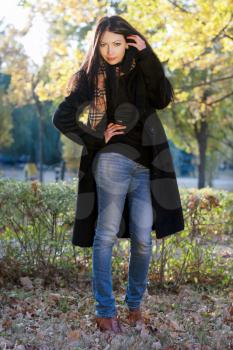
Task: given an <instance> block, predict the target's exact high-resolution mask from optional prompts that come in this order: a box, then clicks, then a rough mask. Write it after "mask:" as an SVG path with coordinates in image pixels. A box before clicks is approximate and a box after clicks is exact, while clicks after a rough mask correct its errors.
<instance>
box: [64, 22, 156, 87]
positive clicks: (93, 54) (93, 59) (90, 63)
mask: <svg viewBox="0 0 233 350" xmlns="http://www.w3.org/2000/svg"><path fill="white" fill-rule="evenodd" d="M106 30H107V31H110V32H113V33H116V34H121V35H123V36H124V37H125V40H126V41H128V42H130V41H131V40H129V39H127V36H128V35H130V34H136V35H139V36H140V37H141V38H142V39H143V40H144V41H145V43H146V46H147V47H148V48H149V50H150V51H151V52H152V53H153V54H154V55H155V53H154V52H153V49H152V47H151V46H150V44H149V43H148V41H147V40H146V38H145V37H144V36H143V35H142V34H141V33H139V32H138V31H137V30H136V29H135V28H134V27H133V26H132V25H131V24H130V23H129V22H127V21H126V20H125V19H124V18H122V17H121V16H118V15H113V16H104V17H101V18H100V19H99V20H98V22H97V24H96V28H95V31H94V36H93V40H92V43H91V45H90V47H89V49H88V51H87V53H86V56H85V58H84V61H83V63H82V64H81V66H80V69H79V71H85V73H86V76H87V79H88V86H89V91H90V92H91V94H92V93H93V91H94V87H95V86H96V82H97V72H98V68H99V66H100V52H99V41H100V38H101V36H102V34H103V33H104V32H105V31H106ZM132 42H134V41H132ZM130 48H132V49H136V48H135V47H132V46H130ZM136 50H137V49H136ZM81 80H82V79H81ZM78 81H79V83H80V82H81V81H80V74H77V73H75V74H73V76H72V77H71V79H70V80H69V83H68V86H67V91H68V92H69V91H72V90H73V89H75V87H76V86H77V82H78Z"/></svg>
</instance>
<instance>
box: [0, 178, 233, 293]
mask: <svg viewBox="0 0 233 350" xmlns="http://www.w3.org/2000/svg"><path fill="white" fill-rule="evenodd" d="M180 193H181V200H182V205H183V209H184V215H185V230H184V231H182V232H179V233H177V234H176V235H172V236H168V237H166V238H165V239H162V240H161V239H160V240H156V239H154V245H153V252H152V262H151V266H150V283H151V284H152V285H153V283H159V284H160V285H165V284H166V283H172V284H173V286H175V287H177V286H178V285H179V284H180V283H181V282H188V281H190V282H194V283H208V284H211V283H216V282H219V283H220V284H225V285H226V284H229V283H232V269H233V268H232V256H231V253H228V255H227V254H225V255H224V252H223V253H219V251H218V250H216V248H217V247H219V246H220V245H222V246H224V245H225V246H226V247H228V246H229V245H230V244H231V243H232V240H233V237H232V227H233V211H232V204H233V194H232V193H230V192H226V191H219V190H213V189H211V188H204V189H201V190H197V189H180ZM76 195H77V187H76V182H75V181H73V182H72V183H71V184H68V183H66V182H62V181H60V182H57V183H50V184H40V183H39V182H37V181H33V182H31V183H28V182H18V181H16V180H0V209H1V211H0V223H1V224H0V240H1V251H0V254H1V255H2V263H3V261H5V262H6V261H8V262H9V263H7V264H6V263H5V264H4V266H5V268H6V269H7V266H8V267H9V266H11V270H12V266H13V264H14V266H15V265H16V263H17V264H18V266H20V271H24V272H25V273H31V274H36V275H37V276H38V273H39V271H41V272H42V274H45V273H47V274H48V271H54V269H55V270H56V269H63V270H68V268H71V269H73V268H74V267H78V268H79V271H80V270H81V271H87V272H90V270H91V248H85V249H84V248H81V247H74V246H72V244H71V230H72V227H73V220H74V215H75V204H76ZM118 248H120V249H118ZM116 249H118V252H117V254H118V255H117V254H115V250H116ZM77 252H79V254H77ZM229 254H230V255H229ZM113 256H114V259H113V264H114V267H115V270H117V272H116V274H117V275H118V277H119V276H121V278H122V279H126V278H127V264H128V256H129V240H118V245H117V246H115V247H114V254H113ZM10 261H11V262H13V264H12V263H10ZM9 268H10V267H9ZM8 272H9V271H8ZM8 272H7V273H8Z"/></svg>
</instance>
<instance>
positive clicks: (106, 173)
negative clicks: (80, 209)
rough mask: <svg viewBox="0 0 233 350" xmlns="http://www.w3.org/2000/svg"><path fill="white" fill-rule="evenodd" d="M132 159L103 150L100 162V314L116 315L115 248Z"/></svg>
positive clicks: (96, 257)
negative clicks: (113, 263) (113, 284)
mask: <svg viewBox="0 0 233 350" xmlns="http://www.w3.org/2000/svg"><path fill="white" fill-rule="evenodd" d="M130 171H131V172H132V162H131V163H130V162H129V161H128V160H127V158H126V157H124V156H121V155H119V154H115V153H114V154H112V153H104V154H101V155H100V157H99V158H98V160H97V163H96V169H95V181H96V186H97V197H98V218H97V224H96V228H95V236H94V242H93V255H92V273H93V275H92V277H93V278H92V288H93V294H94V297H95V300H96V305H95V306H96V312H95V314H96V316H98V317H113V316H115V315H116V308H115V299H114V295H113V291H112V248H113V245H114V242H115V240H116V235H117V233H118V231H119V227H120V222H121V217H122V212H123V209H124V203H125V197H126V194H127V190H128V186H129V182H130V176H131V175H130Z"/></svg>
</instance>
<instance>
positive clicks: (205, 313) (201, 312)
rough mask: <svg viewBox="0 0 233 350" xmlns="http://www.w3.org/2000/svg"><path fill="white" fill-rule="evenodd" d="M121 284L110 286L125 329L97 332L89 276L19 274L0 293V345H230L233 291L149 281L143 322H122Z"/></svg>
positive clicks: (49, 348)
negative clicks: (55, 279) (69, 280)
mask: <svg viewBox="0 0 233 350" xmlns="http://www.w3.org/2000/svg"><path fill="white" fill-rule="evenodd" d="M125 287H126V286H125V285H120V286H119V285H118V287H116V285H115V288H114V294H115V298H116V305H117V310H118V315H119V316H120V318H121V320H122V325H123V329H124V334H122V335H115V334H113V333H112V332H107V333H106V332H101V331H100V330H98V329H97V327H96V325H95V322H94V311H95V306H94V299H93V297H92V291H91V282H90V279H86V280H84V281H83V282H81V281H80V282H79V283H78V286H77V285H73V286H66V285H63V286H62V283H61V286H60V287H57V285H56V288H55V287H54V286H53V284H52V285H50V286H46V287H45V286H44V285H43V280H41V279H40V278H37V279H34V280H33V279H30V278H29V277H21V278H20V280H19V284H18V285H17V284H14V285H5V286H2V288H1V294H0V306H1V309H0V312H1V314H0V349H5V350H6V349H16V350H63V349H64V350H78V349H92V350H94V349H96V350H97V349H104V350H107V349H113V350H114V349H120V350H124V349H125V350H126V349H127V350H128V349H134V350H136V349H140V350H141V349H158V350H159V349H164V350H165V349H166V350H178V349H185V350H186V349H187V350H189V349H190V350H199V349H200V350H213V349H216V350H217V349H219V350H228V349H229V350H230V349H233V328H232V324H233V323H232V322H233V291H232V289H231V288H224V290H221V289H213V288H211V290H210V289H209V288H207V287H205V288H204V287H202V288H201V287H200V286H198V287H197V286H194V285H188V284H186V285H182V286H180V287H179V288H178V289H176V291H172V290H169V289H167V290H166V289H164V288H163V289H161V288H155V287H153V288H152V287H151V288H149V287H148V291H147V292H146V293H145V296H144V299H143V303H142V311H143V314H144V316H145V320H146V322H145V324H144V325H143V324H137V325H136V326H135V327H131V326H129V324H128V323H127V307H126V305H125V303H124V293H125Z"/></svg>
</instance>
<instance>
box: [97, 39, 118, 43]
mask: <svg viewBox="0 0 233 350" xmlns="http://www.w3.org/2000/svg"><path fill="white" fill-rule="evenodd" d="M117 41H119V42H121V40H120V39H119V40H115V41H113V42H112V44H113V43H116V42H117ZM100 42H101V43H102V44H106V43H105V42H104V41H102V40H100Z"/></svg>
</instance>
